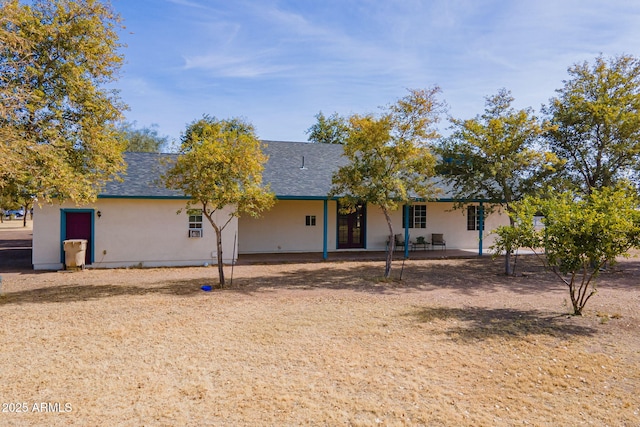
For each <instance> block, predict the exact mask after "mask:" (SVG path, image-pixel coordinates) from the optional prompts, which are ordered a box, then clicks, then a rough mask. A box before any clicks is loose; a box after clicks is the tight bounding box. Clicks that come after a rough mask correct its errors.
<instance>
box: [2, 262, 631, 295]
mask: <svg viewBox="0 0 640 427" xmlns="http://www.w3.org/2000/svg"><path fill="white" fill-rule="evenodd" d="M634 262H635V264H633V263H630V261H625V264H624V265H623V269H620V267H617V268H618V270H615V271H614V272H611V273H603V275H602V276H601V277H600V278H599V284H600V285H601V286H618V287H622V286H628V287H631V286H633V287H635V288H636V289H637V287H638V282H639V281H640V263H638V261H634ZM620 265H622V264H620ZM620 265H619V266H620ZM289 267H290V265H289ZM253 268H255V266H253ZM383 271H384V262H380V261H370V262H357V263H353V262H330V263H326V264H325V265H322V268H318V264H313V265H308V264H299V265H296V266H295V267H294V268H287V269H286V270H283V271H281V272H279V271H277V269H276V270H274V269H273V268H271V269H269V271H265V273H264V274H261V275H258V276H254V275H251V276H250V277H242V275H241V274H238V275H237V276H236V277H235V278H233V281H231V280H230V279H231V277H230V275H227V283H228V285H227V286H226V287H225V288H224V289H222V290H221V289H216V286H215V285H214V286H213V287H214V292H213V293H214V294H215V293H216V292H221V291H222V292H236V293H241V294H248V295H250V294H259V293H265V292H274V291H277V290H280V289H291V290H313V289H329V290H331V289H335V290H351V291H355V292H365V293H371V294H394V293H399V292H414V291H416V292H417V291H430V290H438V289H447V290H449V291H452V292H454V293H458V294H462V295H465V296H473V295H477V294H478V293H492V292H500V291H505V290H507V291H509V292H514V293H520V294H523V295H527V294H538V293H541V292H557V291H559V292H565V291H566V287H565V285H564V284H562V283H561V282H560V281H559V279H558V278H557V277H555V276H554V275H553V274H552V273H550V272H548V271H545V270H544V268H543V267H542V266H541V265H539V264H538V263H536V262H535V260H533V259H532V258H529V259H528V261H527V260H524V259H523V260H522V261H520V267H519V270H518V271H519V273H518V274H519V275H518V276H517V277H507V276H504V274H502V264H501V262H500V260H492V259H490V258H488V257H487V258H478V259H460V260H426V261H425V260H422V261H407V262H406V263H405V265H404V267H403V266H402V264H400V263H398V262H396V264H394V269H393V271H392V278H391V279H383V277H382V274H383ZM401 274H402V280H400V275H401ZM119 280H121V281H122V282H123V283H122V284H119V283H114V284H109V285H102V284H101V285H93V284H91V283H87V284H83V283H71V284H67V285H62V286H50V287H43V288H39V289H32V290H25V291H19V292H9V293H5V294H4V295H2V296H0V305H6V304H21V303H41V302H42V303H46V302H69V301H86V300H91V299H99V298H108V297H116V296H121V295H147V294H164V295H174V296H195V295H198V294H203V293H204V292H203V291H202V290H201V286H202V285H205V284H206V285H212V278H211V276H210V274H209V272H208V270H206V269H204V270H202V276H201V277H196V278H193V277H192V278H188V279H184V280H173V281H164V280H158V281H157V282H154V283H142V284H130V282H129V281H128V280H127V278H126V277H122V278H121V279H119Z"/></svg>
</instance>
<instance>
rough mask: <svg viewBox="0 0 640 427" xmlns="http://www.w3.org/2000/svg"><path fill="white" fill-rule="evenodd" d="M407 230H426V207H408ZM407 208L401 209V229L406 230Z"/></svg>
mask: <svg viewBox="0 0 640 427" xmlns="http://www.w3.org/2000/svg"><path fill="white" fill-rule="evenodd" d="M408 208H409V228H427V205H414V206H409V207H408ZM406 209H407V206H403V207H402V228H407V224H406V213H407V210H406Z"/></svg>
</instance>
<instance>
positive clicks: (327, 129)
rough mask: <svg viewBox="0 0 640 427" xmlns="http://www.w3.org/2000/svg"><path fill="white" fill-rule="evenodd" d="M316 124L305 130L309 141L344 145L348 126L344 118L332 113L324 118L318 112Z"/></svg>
mask: <svg viewBox="0 0 640 427" xmlns="http://www.w3.org/2000/svg"><path fill="white" fill-rule="evenodd" d="M316 120H317V122H316V123H315V124H314V125H313V126H311V127H310V128H309V129H307V133H308V134H309V141H310V142H316V143H323V144H344V143H345V141H346V139H347V137H348V135H349V125H348V123H347V120H346V119H345V118H344V117H340V116H339V115H338V113H333V114H332V115H330V116H329V117H325V115H324V114H322V111H320V112H319V113H318V114H316Z"/></svg>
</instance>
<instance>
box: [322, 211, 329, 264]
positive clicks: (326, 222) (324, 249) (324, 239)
mask: <svg viewBox="0 0 640 427" xmlns="http://www.w3.org/2000/svg"><path fill="white" fill-rule="evenodd" d="M323 203H324V214H323V218H322V227H323V230H322V259H323V260H325V261H326V260H327V258H329V253H328V251H327V244H328V243H327V242H328V237H327V233H328V232H329V219H328V218H327V213H328V212H329V208H328V205H329V200H328V199H324V200H323Z"/></svg>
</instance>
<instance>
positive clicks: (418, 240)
mask: <svg viewBox="0 0 640 427" xmlns="http://www.w3.org/2000/svg"><path fill="white" fill-rule="evenodd" d="M430 244H431V242H427V241H426V240H425V238H424V236H418V237H416V242H415V243H413V248H414V250H415V249H416V248H418V247H419V246H422V248H423V249H424V250H425V251H426V250H427V246H429V245H430Z"/></svg>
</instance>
